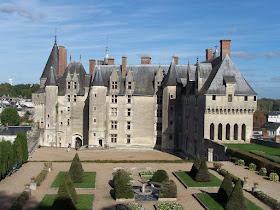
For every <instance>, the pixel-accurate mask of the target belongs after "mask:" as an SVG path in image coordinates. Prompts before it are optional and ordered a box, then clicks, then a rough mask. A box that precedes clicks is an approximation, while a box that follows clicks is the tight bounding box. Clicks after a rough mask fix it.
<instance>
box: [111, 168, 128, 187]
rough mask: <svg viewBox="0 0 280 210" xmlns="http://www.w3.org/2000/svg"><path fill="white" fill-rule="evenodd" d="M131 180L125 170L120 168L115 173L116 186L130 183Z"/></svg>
mask: <svg viewBox="0 0 280 210" xmlns="http://www.w3.org/2000/svg"><path fill="white" fill-rule="evenodd" d="M129 181H130V178H129V175H128V173H127V172H126V171H125V170H123V169H119V170H117V172H116V173H115V174H114V178H113V182H114V187H116V186H117V185H118V184H123V183H126V184H127V183H128V182H129Z"/></svg>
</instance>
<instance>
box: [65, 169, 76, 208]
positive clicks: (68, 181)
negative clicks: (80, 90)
mask: <svg viewBox="0 0 280 210" xmlns="http://www.w3.org/2000/svg"><path fill="white" fill-rule="evenodd" d="M64 179H65V182H66V184H67V187H68V189H69V192H70V194H71V197H72V200H73V203H74V204H77V203H79V202H80V201H79V198H78V194H77V192H76V189H75V187H74V185H73V182H72V180H71V177H70V176H69V173H67V174H66V175H65V177H64Z"/></svg>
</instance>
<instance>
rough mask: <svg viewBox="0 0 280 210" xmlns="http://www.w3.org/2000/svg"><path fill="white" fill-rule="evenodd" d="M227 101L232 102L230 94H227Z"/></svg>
mask: <svg viewBox="0 0 280 210" xmlns="http://www.w3.org/2000/svg"><path fill="white" fill-rule="evenodd" d="M228 102H232V94H228Z"/></svg>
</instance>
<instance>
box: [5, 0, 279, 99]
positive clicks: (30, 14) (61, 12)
mask: <svg viewBox="0 0 280 210" xmlns="http://www.w3.org/2000/svg"><path fill="white" fill-rule="evenodd" d="M279 6H280V3H279V1H277V0H274V1H268V2H267V1H261V0H254V1H251V0H246V1H244V0H235V1H228V0H224V1H221V0H211V1H209V0H207V1H206V0H205V1H202V0H201V1H188V0H177V1H159V0H154V1H150V0H141V1H138V0H132V1H115V0H112V1H109V0H108V1H107V0H102V1H94V0H92V1H89V0H87V1H72V0H65V1H64V0H61V1H60V0H56V1H40V0H28V1H22V0H21V1H19V0H14V1H5V0H4V1H3V0H2V1H1V3H0V37H1V39H0V62H1V66H0V72H1V77H0V83H2V82H8V79H9V78H13V84H19V83H39V78H40V76H41V74H42V71H43V69H44V66H45V64H46V62H47V59H48V56H49V53H50V51H51V48H52V46H53V43H54V34H55V28H57V42H58V45H63V46H65V47H66V48H67V50H68V62H69V56H70V55H71V57H72V60H79V59H80V55H81V56H82V63H83V65H84V67H85V69H86V71H88V62H89V61H88V60H89V59H96V60H97V59H103V58H104V56H105V47H106V38H107V37H108V43H109V56H110V57H113V58H115V63H116V64H121V56H127V59H128V61H127V62H128V65H129V64H140V57H141V56H151V57H152V64H169V63H170V62H171V57H172V55H177V56H179V63H180V64H187V62H188V59H189V60H190V62H191V63H195V62H196V56H199V60H200V61H203V60H205V49H206V48H213V49H215V47H214V46H215V45H216V44H218V45H219V40H221V39H231V40H232V41H231V58H232V60H233V62H234V63H235V64H236V66H237V68H238V69H239V70H240V71H241V73H242V74H243V76H244V77H245V79H246V80H247V81H248V82H249V84H250V85H251V86H252V87H253V89H254V90H255V91H256V92H257V93H258V94H259V98H263V97H266V98H280V62H279V58H280V48H279V46H280V45H279V44H280V21H279V20H280V13H279V11H278V10H279ZM218 49H219V47H218Z"/></svg>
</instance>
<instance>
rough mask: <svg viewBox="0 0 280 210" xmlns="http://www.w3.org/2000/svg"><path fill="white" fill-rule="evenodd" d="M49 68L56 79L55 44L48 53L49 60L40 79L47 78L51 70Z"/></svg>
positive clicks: (56, 51) (56, 52) (56, 55)
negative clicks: (52, 70)
mask: <svg viewBox="0 0 280 210" xmlns="http://www.w3.org/2000/svg"><path fill="white" fill-rule="evenodd" d="M51 66H52V67H53V69H54V73H55V76H56V77H58V48H57V45H56V42H55V43H54V45H53V48H52V51H51V53H50V56H49V59H48V61H47V63H46V66H45V68H44V71H43V73H42V76H41V78H47V77H48V75H49V72H50V69H51Z"/></svg>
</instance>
